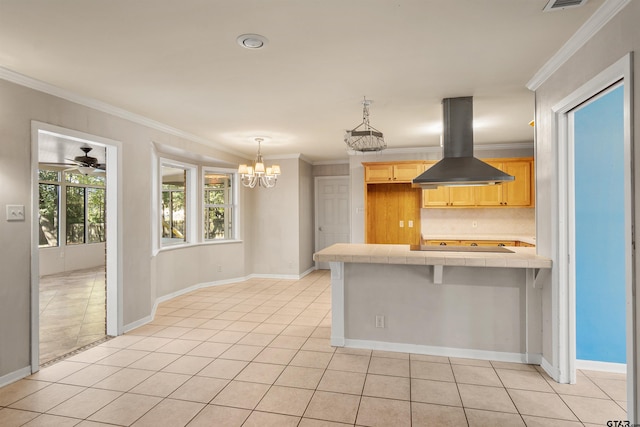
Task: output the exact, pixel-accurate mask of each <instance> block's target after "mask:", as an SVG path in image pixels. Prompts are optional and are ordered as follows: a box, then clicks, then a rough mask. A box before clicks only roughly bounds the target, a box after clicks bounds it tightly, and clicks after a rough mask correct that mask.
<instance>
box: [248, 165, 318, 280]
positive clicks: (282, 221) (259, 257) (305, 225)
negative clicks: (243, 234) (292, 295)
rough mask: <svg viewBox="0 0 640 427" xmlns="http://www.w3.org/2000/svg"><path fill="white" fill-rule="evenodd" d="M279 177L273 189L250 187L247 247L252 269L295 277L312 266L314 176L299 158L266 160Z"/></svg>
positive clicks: (267, 273) (268, 273) (255, 271)
mask: <svg viewBox="0 0 640 427" xmlns="http://www.w3.org/2000/svg"><path fill="white" fill-rule="evenodd" d="M266 163H267V164H271V163H278V164H280V168H281V169H282V176H281V177H280V178H278V185H277V186H276V187H274V188H268V189H265V188H261V189H254V190H253V197H254V205H253V208H252V213H251V215H252V218H251V222H252V223H253V225H252V227H254V232H253V236H254V239H253V240H252V242H251V244H250V245H249V247H250V248H249V250H250V251H251V256H252V264H251V265H252V272H253V273H255V274H265V275H291V276H298V275H299V274H301V273H303V272H305V271H307V270H308V269H309V268H311V267H312V266H313V260H312V256H313V248H314V246H313V214H314V212H313V177H312V174H311V171H312V168H311V165H310V164H309V163H307V162H305V161H304V160H301V159H299V158H297V157H296V158H286V159H269V160H266Z"/></svg>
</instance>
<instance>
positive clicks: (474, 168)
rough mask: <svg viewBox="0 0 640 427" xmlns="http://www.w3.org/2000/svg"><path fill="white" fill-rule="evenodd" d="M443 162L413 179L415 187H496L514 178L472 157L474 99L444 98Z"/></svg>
mask: <svg viewBox="0 0 640 427" xmlns="http://www.w3.org/2000/svg"><path fill="white" fill-rule="evenodd" d="M442 110H443V121H444V123H443V131H442V132H443V158H442V160H440V161H439V162H438V163H436V164H435V165H433V166H432V167H430V168H429V169H428V170H427V171H425V172H423V173H422V174H421V175H418V176H417V177H416V178H414V179H413V185H414V187H421V188H424V189H433V188H436V187H440V186H465V185H466V186H469V185H493V184H501V183H503V182H505V181H513V180H514V177H513V176H511V175H508V174H506V173H504V172H502V171H501V170H499V169H496V168H494V167H493V166H491V165H488V164H486V163H485V162H483V161H481V160H478V159H476V158H475V157H473V97H471V96H466V97H461V98H445V99H443V100H442Z"/></svg>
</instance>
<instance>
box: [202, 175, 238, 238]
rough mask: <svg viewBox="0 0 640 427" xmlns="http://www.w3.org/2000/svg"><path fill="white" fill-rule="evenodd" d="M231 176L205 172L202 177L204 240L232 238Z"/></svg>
mask: <svg viewBox="0 0 640 427" xmlns="http://www.w3.org/2000/svg"><path fill="white" fill-rule="evenodd" d="M232 177H233V174H229V173H215V172H206V173H205V175H204V238H205V240H214V239H231V238H232V237H233V221H232V220H233V185H232Z"/></svg>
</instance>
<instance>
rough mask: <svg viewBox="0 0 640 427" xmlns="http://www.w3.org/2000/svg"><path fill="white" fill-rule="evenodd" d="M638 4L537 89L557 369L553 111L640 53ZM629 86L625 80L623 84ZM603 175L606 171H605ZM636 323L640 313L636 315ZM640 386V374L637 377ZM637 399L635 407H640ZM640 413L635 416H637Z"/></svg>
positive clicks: (548, 321) (540, 199)
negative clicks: (629, 56) (629, 55)
mask: <svg viewBox="0 0 640 427" xmlns="http://www.w3.org/2000/svg"><path fill="white" fill-rule="evenodd" d="M638 22H640V2H638V1H631V2H629V3H628V4H627V5H626V7H625V8H624V9H623V10H622V11H621V12H619V13H618V14H617V15H616V16H614V17H613V18H612V19H611V20H610V21H609V22H608V23H607V24H606V25H605V26H604V27H603V28H602V29H601V30H600V31H598V33H597V34H596V35H595V36H593V37H592V38H591V39H590V40H589V41H588V42H587V43H586V44H584V46H582V47H581V48H580V49H579V50H578V52H577V53H575V54H574V55H573V56H572V57H571V58H570V59H569V60H568V61H566V62H565V63H564V64H563V65H562V66H561V67H559V68H558V69H557V70H556V71H555V72H553V74H552V75H551V77H550V78H548V79H547V80H546V81H544V83H542V85H540V87H539V88H538V89H537V90H536V119H535V120H536V188H537V200H536V215H537V221H536V224H537V233H536V234H537V242H536V243H537V251H538V254H539V255H542V256H547V257H550V258H552V259H553V261H554V269H553V272H552V274H551V275H550V276H549V277H548V278H547V280H546V281H545V282H544V283H542V285H543V337H544V341H543V357H544V358H545V360H546V361H548V363H549V364H551V365H552V366H553V367H554V368H556V369H557V367H558V365H559V361H558V360H557V355H556V354H554V351H553V348H554V343H555V344H556V345H558V342H559V341H558V336H557V333H556V331H554V330H553V323H552V322H553V320H554V314H553V311H554V310H553V304H554V299H553V293H554V290H556V289H557V287H558V285H559V277H558V268H557V265H558V263H559V262H561V260H559V259H557V251H558V246H557V244H558V243H557V236H558V229H559V221H560V218H559V210H558V191H557V189H558V186H559V181H558V171H559V169H558V164H557V139H556V135H554V133H553V126H552V120H553V112H552V108H553V106H554V105H556V104H557V103H558V102H559V101H560V100H562V99H563V98H565V97H566V96H568V95H569V94H571V93H572V92H574V91H575V90H576V89H578V88H579V87H580V86H582V85H583V84H585V83H587V82H588V81H589V80H591V79H592V78H594V77H595V76H596V75H597V74H599V73H600V72H601V71H603V70H604V69H605V68H607V67H608V66H609V65H611V64H613V63H614V62H616V61H617V60H619V59H620V58H622V57H623V56H625V55H626V54H627V53H628V52H633V51H638V50H640V26H638ZM633 62H634V64H633V68H634V69H635V70H638V69H640V68H639V67H640V58H639V56H638V55H637V53H636V55H634V61H633ZM627 83H631V82H625V84H627ZM633 87H634V93H633V96H632V98H633V100H634V101H633V104H634V105H633V108H632V111H633V117H632V123H636V124H637V123H640V85H638V84H634V86H633ZM632 140H634V141H635V144H634V149H633V151H634V163H635V165H636V168H637V167H638V165H640V149H639V147H638V141H640V126H637V125H636V126H635V127H634V134H633V135H632ZM603 172H606V171H604V170H603ZM634 186H635V200H634V210H635V215H636V217H635V223H636V224H640V216H639V215H640V197H639V196H638V189H640V174H638V173H637V171H636V173H635V181H634ZM635 263H636V264H635V266H634V267H635V277H634V280H635V282H636V283H637V282H638V281H639V279H640V277H638V275H639V274H640V264H639V262H638V259H637V257H636V260H635ZM636 319H638V314H637V311H636ZM635 342H636V346H640V336H636V337H635ZM635 375H636V377H635V382H636V384H637V382H638V372H636V373H635ZM639 397H640V396H638V395H636V399H637V403H636V407H638V406H640V402H638V398H639ZM636 415H637V414H636Z"/></svg>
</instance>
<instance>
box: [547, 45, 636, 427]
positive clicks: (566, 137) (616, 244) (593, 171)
mask: <svg viewBox="0 0 640 427" xmlns="http://www.w3.org/2000/svg"><path fill="white" fill-rule="evenodd" d="M631 63H632V61H631V55H627V56H625V57H624V58H622V59H621V60H619V61H617V62H616V63H614V64H613V65H611V66H610V67H609V68H607V69H606V70H604V71H603V72H602V73H600V74H599V75H598V76H596V77H595V78H594V79H593V80H591V81H589V82H587V83H586V84H585V85H583V86H582V87H580V88H579V89H578V90H576V91H575V92H574V93H572V94H571V95H569V96H568V97H566V98H565V99H563V100H562V101H560V102H559V103H558V104H557V105H556V106H555V107H554V108H553V111H554V112H555V121H556V123H555V124H556V129H557V131H558V166H559V174H558V217H559V223H558V225H559V230H558V242H557V247H558V254H557V259H558V264H557V268H558V283H557V287H554V288H555V291H554V297H553V298H554V303H553V305H554V307H555V308H554V311H555V312H556V313H557V316H554V317H555V319H554V321H557V325H555V326H554V331H556V332H555V333H557V335H556V339H557V340H556V344H555V346H554V352H555V354H556V356H555V357H557V362H558V365H557V366H558V375H557V378H555V379H556V380H558V381H559V382H561V383H572V384H573V383H577V382H579V381H580V380H581V379H582V380H584V378H580V376H579V371H578V370H579V369H583V370H589V371H608V373H610V375H616V372H617V375H618V377H617V378H619V379H620V380H621V387H622V390H623V392H622V393H621V394H623V395H626V401H627V403H626V409H627V419H629V420H635V419H636V417H637V414H638V412H637V409H638V408H637V402H636V399H637V384H636V381H635V373H636V371H637V366H636V365H637V351H636V331H637V326H636V319H635V312H636V307H637V304H636V302H637V301H636V296H635V294H634V292H633V289H634V287H635V269H634V257H635V254H634V249H633V246H634V243H633V223H634V219H633V218H634V212H633V205H634V201H633V197H634V196H633V182H632V177H633V157H632V145H631V142H632V141H631V114H630V112H631V106H632V102H631V93H632V92H631ZM607 115H611V117H608V118H607V117H606V116H607ZM605 118H607V119H608V120H605ZM598 236H600V237H598ZM598 239H601V240H602V242H600V241H598ZM601 243H602V244H601ZM598 252H599V253H598ZM611 253H612V254H611ZM609 254H611V256H609ZM556 319H557V320H556ZM625 371H626V375H625V373H624V372H625ZM625 387H626V393H624V388H625ZM618 400H623V399H618Z"/></svg>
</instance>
